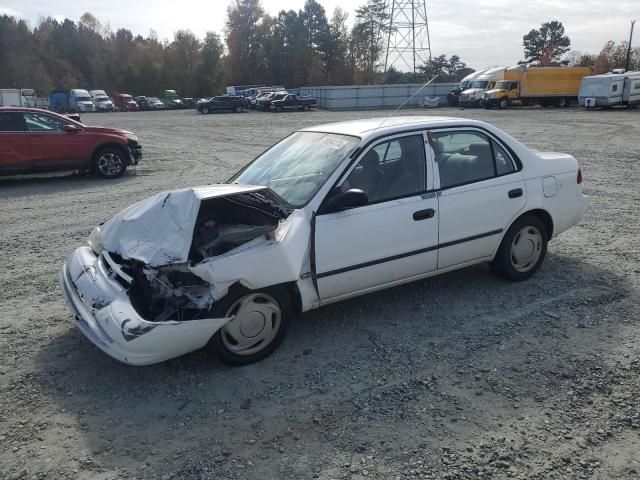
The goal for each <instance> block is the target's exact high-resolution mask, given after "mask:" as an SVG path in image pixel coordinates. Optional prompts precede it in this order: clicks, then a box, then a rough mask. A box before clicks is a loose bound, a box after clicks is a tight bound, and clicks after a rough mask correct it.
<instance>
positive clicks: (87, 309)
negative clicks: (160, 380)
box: [60, 185, 301, 365]
mask: <svg viewBox="0 0 640 480" xmlns="http://www.w3.org/2000/svg"><path fill="white" fill-rule="evenodd" d="M292 212H293V209H292V208H291V207H290V206H289V205H288V204H287V203H286V202H284V200H282V199H280V197H278V196H277V195H276V194H275V193H273V192H272V191H271V190H270V189H268V188H265V187H248V186H239V185H217V186H211V187H202V188H193V189H183V190H177V191H173V192H168V193H161V194H158V195H155V196H153V197H150V198H148V199H146V200H143V201H141V202H138V203H137V204H134V205H132V206H130V207H129V208H127V209H125V210H124V211H122V212H120V213H119V214H117V215H115V216H114V217H112V218H111V219H109V220H108V221H106V222H105V223H104V224H103V225H102V226H100V227H96V229H95V230H94V231H93V232H92V233H91V235H90V237H89V242H88V243H89V245H88V246H82V247H80V248H78V249H76V250H75V251H74V252H73V253H72V254H71V255H70V256H69V258H68V260H67V262H66V263H65V265H64V267H63V269H62V272H61V274H60V285H61V288H62V291H63V295H64V298H65V301H66V303H67V304H68V306H69V308H70V310H71V313H72V316H73V317H74V318H75V320H76V323H77V325H78V327H79V328H80V330H81V331H82V332H83V333H84V334H85V336H86V337H87V338H89V340H91V341H92V342H93V343H94V344H95V345H96V346H97V347H99V348H100V349H101V350H103V351H104V352H105V353H107V354H109V355H110V356H112V357H113V358H115V359H117V360H120V361H121V362H124V363H129V364H133V365H148V364H152V363H157V362H161V361H164V360H168V359H170V358H174V357H177V356H180V355H183V354H185V353H188V352H191V351H193V350H197V349H199V348H202V347H204V346H205V345H206V344H207V343H208V342H209V340H210V338H211V337H212V336H213V335H214V334H215V333H216V332H217V331H218V330H219V329H220V328H221V327H222V326H223V325H225V323H227V322H228V321H229V320H230V319H231V318H212V316H211V315H210V314H209V311H210V309H211V306H212V305H213V304H214V302H216V301H218V300H219V299H220V298H222V297H224V295H226V293H227V291H228V288H229V286H230V285H231V284H233V283H234V281H241V280H243V278H242V277H243V276H245V275H244V274H243V273H239V274H238V275H239V276H237V278H235V277H234V274H233V268H228V267H227V268H222V267H221V268H216V269H215V270H219V271H220V273H219V275H220V278H221V280H220V281H219V282H218V280H217V277H216V273H213V274H212V272H211V269H210V268H209V267H210V265H212V264H215V260H216V259H217V258H222V259H228V258H229V257H230V256H236V255H237V256H242V253H243V252H248V253H251V252H259V253H260V254H261V255H269V248H266V250H265V247H271V246H273V245H275V244H277V243H278V242H280V241H281V240H282V239H283V238H284V236H285V235H286V233H287V232H288V231H289V229H290V219H289V218H288V217H289V216H290V215H291V213H292ZM264 252H266V254H265V253H264ZM272 256H273V255H272ZM298 257H301V255H300V254H298ZM273 261H274V262H280V263H286V262H282V260H279V259H278V256H277V255H275V256H273ZM240 263H241V262H240ZM203 265H207V268H203ZM300 268H301V266H300V261H298V262H296V263H295V265H292V266H291V268H289V269H287V268H283V269H282V273H281V275H284V277H285V278H295V277H296V276H297V275H298V273H299V270H300ZM274 278H277V275H275V276H274Z"/></svg>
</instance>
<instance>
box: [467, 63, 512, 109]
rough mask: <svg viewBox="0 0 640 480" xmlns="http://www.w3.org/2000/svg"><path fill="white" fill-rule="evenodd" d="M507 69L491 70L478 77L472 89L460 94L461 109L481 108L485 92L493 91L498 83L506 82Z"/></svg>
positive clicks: (497, 68)
mask: <svg viewBox="0 0 640 480" xmlns="http://www.w3.org/2000/svg"><path fill="white" fill-rule="evenodd" d="M506 71H507V67H496V68H491V69H489V70H487V71H485V72H484V73H482V74H481V75H478V76H477V77H476V78H475V79H474V81H473V84H472V85H471V87H470V88H468V89H467V90H465V91H463V92H462V93H461V94H460V101H459V104H460V106H461V107H479V106H480V101H481V100H482V96H483V95H484V92H486V91H487V90H491V89H492V88H493V87H494V86H495V84H496V82H498V81H500V80H504V73H505V72H506Z"/></svg>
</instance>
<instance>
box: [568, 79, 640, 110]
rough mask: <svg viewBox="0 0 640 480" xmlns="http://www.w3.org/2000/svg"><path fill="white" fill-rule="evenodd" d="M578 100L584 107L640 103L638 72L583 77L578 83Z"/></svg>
mask: <svg viewBox="0 0 640 480" xmlns="http://www.w3.org/2000/svg"><path fill="white" fill-rule="evenodd" d="M578 102H579V103H580V105H582V106H583V107H586V108H594V107H613V106H616V105H629V106H630V105H637V104H640V72H625V73H604V74H602V75H591V76H589V77H584V78H583V79H582V82H581V83H580V92H579V93H578Z"/></svg>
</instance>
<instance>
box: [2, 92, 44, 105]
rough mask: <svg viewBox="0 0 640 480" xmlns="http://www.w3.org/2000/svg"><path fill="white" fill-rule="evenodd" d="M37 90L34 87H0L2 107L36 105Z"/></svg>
mask: <svg viewBox="0 0 640 480" xmlns="http://www.w3.org/2000/svg"><path fill="white" fill-rule="evenodd" d="M36 106H37V99H36V92H35V90H34V89H33V88H2V89H0V107H36Z"/></svg>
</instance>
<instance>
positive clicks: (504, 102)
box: [498, 97, 509, 110]
mask: <svg viewBox="0 0 640 480" xmlns="http://www.w3.org/2000/svg"><path fill="white" fill-rule="evenodd" d="M508 106H509V99H508V98H506V97H505V98H501V99H500V100H498V108H499V109H500V110H504V109H506V108H507V107H508Z"/></svg>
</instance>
